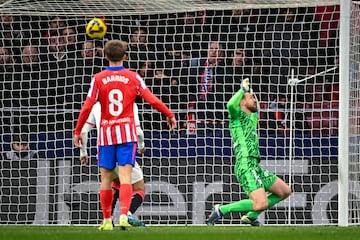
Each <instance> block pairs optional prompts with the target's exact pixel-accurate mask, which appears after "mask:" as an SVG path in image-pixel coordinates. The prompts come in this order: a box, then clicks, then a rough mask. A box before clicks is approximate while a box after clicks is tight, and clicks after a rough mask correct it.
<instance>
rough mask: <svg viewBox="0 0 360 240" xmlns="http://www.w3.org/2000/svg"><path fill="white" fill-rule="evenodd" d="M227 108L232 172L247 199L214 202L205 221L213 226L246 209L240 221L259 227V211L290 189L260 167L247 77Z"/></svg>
mask: <svg viewBox="0 0 360 240" xmlns="http://www.w3.org/2000/svg"><path fill="white" fill-rule="evenodd" d="M227 109H228V113H229V119H230V125H229V127H230V133H231V137H232V142H233V143H232V144H233V150H234V154H235V159H236V162H235V169H234V170H235V175H236V178H237V180H238V182H239V183H240V186H241V187H242V189H243V190H244V192H245V193H246V195H247V196H248V197H249V199H244V200H241V201H238V202H234V203H230V204H225V205H220V204H217V205H215V206H214V208H213V211H212V213H211V214H210V216H209V219H208V221H207V224H208V225H214V224H215V222H217V221H218V220H219V219H220V218H222V217H223V216H225V215H227V214H228V213H231V212H247V214H246V215H244V216H243V217H242V218H241V222H242V223H245V224H250V225H252V226H260V225H261V224H260V222H259V221H258V220H257V217H258V216H259V215H260V213H261V212H262V211H264V210H265V209H269V208H271V207H272V206H274V205H275V204H277V203H279V202H280V201H282V200H284V199H285V198H287V197H288V196H289V195H290V194H291V189H290V187H289V186H288V185H287V184H286V183H285V182H284V181H283V180H282V179H280V178H279V177H277V176H276V175H275V174H273V173H270V172H268V171H267V170H265V169H263V168H261V167H260V164H259V162H260V150H259V139H258V135H257V124H258V119H259V117H258V114H257V111H258V110H259V107H258V103H257V99H256V96H255V95H254V94H253V92H252V89H251V88H250V82H249V79H248V78H246V79H244V80H243V81H242V83H241V89H240V90H239V91H238V92H237V93H236V94H235V95H234V96H233V97H232V98H231V99H230V100H229V102H228V103H227ZM267 193H268V194H267Z"/></svg>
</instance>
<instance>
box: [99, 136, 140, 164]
mask: <svg viewBox="0 0 360 240" xmlns="http://www.w3.org/2000/svg"><path fill="white" fill-rule="evenodd" d="M135 159H136V142H130V143H124V144H118V145H109V146H99V149H98V166H99V167H102V168H106V169H109V170H112V169H114V168H115V167H116V164H117V165H118V166H124V165H126V164H130V165H132V166H134V164H135Z"/></svg>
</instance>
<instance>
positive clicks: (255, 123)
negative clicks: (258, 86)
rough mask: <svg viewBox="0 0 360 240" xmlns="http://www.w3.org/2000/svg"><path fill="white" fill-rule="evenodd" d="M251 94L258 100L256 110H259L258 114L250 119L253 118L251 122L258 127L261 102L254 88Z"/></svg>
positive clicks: (252, 115)
mask: <svg viewBox="0 0 360 240" xmlns="http://www.w3.org/2000/svg"><path fill="white" fill-rule="evenodd" d="M250 94H251V95H252V96H253V97H254V98H255V99H256V109H257V112H256V113H252V114H251V116H250V118H251V121H252V122H253V124H254V126H255V127H257V124H258V121H259V111H260V104H259V100H258V98H257V97H256V95H255V93H254V92H253V90H252V88H250Z"/></svg>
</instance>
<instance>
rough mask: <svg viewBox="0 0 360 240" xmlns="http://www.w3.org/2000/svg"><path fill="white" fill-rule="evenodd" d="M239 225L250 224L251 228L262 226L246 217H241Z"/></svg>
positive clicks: (257, 221) (255, 220)
mask: <svg viewBox="0 0 360 240" xmlns="http://www.w3.org/2000/svg"><path fill="white" fill-rule="evenodd" d="M241 223H243V224H250V225H251V226H253V227H260V226H261V225H262V224H261V222H260V221H259V220H257V219H252V218H249V217H248V216H247V215H244V216H242V217H241Z"/></svg>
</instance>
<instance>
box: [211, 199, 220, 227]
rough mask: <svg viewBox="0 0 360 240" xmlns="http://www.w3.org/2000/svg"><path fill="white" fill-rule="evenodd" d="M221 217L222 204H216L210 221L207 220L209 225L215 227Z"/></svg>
mask: <svg viewBox="0 0 360 240" xmlns="http://www.w3.org/2000/svg"><path fill="white" fill-rule="evenodd" d="M221 217H222V213H221V211H220V204H216V205H215V206H214V208H213V211H212V212H211V214H210V216H209V219H208V220H207V225H214V224H215V222H217V221H219V219H220V218H221Z"/></svg>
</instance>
